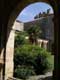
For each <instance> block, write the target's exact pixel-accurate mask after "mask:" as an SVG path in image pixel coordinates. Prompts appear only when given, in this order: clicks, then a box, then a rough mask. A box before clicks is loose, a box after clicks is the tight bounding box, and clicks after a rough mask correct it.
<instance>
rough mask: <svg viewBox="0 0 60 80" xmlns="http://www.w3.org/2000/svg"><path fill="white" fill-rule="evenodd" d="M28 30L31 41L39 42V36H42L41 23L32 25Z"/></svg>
mask: <svg viewBox="0 0 60 80" xmlns="http://www.w3.org/2000/svg"><path fill="white" fill-rule="evenodd" d="M27 32H28V34H29V40H30V42H31V43H32V44H33V43H35V44H37V38H38V37H39V36H40V33H41V32H42V31H41V29H40V26H39V25H34V26H31V27H30V28H29V29H28V31H27Z"/></svg>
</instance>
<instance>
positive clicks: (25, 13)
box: [17, 2, 53, 22]
mask: <svg viewBox="0 0 60 80" xmlns="http://www.w3.org/2000/svg"><path fill="white" fill-rule="evenodd" d="M49 8H50V13H53V9H52V7H51V6H50V5H49V4H46V3H43V2H37V3H33V4H30V5H28V6H27V7H25V8H24V9H23V10H22V11H21V12H20V14H19V15H18V17H17V20H19V21H21V22H29V21H32V20H34V16H36V15H37V14H38V13H40V12H41V13H42V12H46V11H47V9H49Z"/></svg>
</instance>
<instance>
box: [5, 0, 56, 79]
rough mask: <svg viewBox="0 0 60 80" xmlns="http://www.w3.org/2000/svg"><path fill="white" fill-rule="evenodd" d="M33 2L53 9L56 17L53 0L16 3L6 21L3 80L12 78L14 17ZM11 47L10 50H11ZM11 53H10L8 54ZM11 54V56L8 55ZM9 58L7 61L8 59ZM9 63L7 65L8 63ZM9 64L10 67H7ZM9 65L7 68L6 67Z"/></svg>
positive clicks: (31, 0)
mask: <svg viewBox="0 0 60 80" xmlns="http://www.w3.org/2000/svg"><path fill="white" fill-rule="evenodd" d="M34 2H46V3H48V4H50V5H51V6H52V7H53V9H54V15H57V4H56V3H55V0H27V1H26V0H25V1H21V2H19V3H18V5H17V6H16V8H15V9H14V10H13V12H12V13H11V14H10V17H9V21H8V28H7V45H6V58H5V59H6V60H5V79H6V80H7V79H8V78H9V77H12V76H13V67H14V66H13V65H14V64H13V53H14V30H13V28H12V27H13V25H14V22H15V19H16V17H17V16H18V14H19V13H20V11H21V10H22V9H23V8H24V7H26V6H27V5H29V4H31V3H34ZM11 47H12V48H11ZM10 51H11V52H10ZM10 53H11V54H10ZM8 57H9V59H8ZM8 60H9V62H10V63H11V62H12V63H11V64H10V63H9V62H8ZM9 64H10V65H9ZM7 65H9V66H7Z"/></svg>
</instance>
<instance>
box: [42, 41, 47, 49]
mask: <svg viewBox="0 0 60 80" xmlns="http://www.w3.org/2000/svg"><path fill="white" fill-rule="evenodd" d="M47 43H48V41H43V47H44V49H47Z"/></svg>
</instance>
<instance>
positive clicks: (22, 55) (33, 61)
mask: <svg viewBox="0 0 60 80" xmlns="http://www.w3.org/2000/svg"><path fill="white" fill-rule="evenodd" d="M14 56H15V57H14V62H15V70H16V69H17V66H19V65H20V66H21V65H25V66H33V68H34V72H35V73H36V74H43V73H45V72H47V71H51V70H53V56H52V55H51V54H50V53H49V52H48V51H46V50H45V49H43V48H40V47H39V46H35V45H23V46H21V47H19V48H15V55H14Z"/></svg>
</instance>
